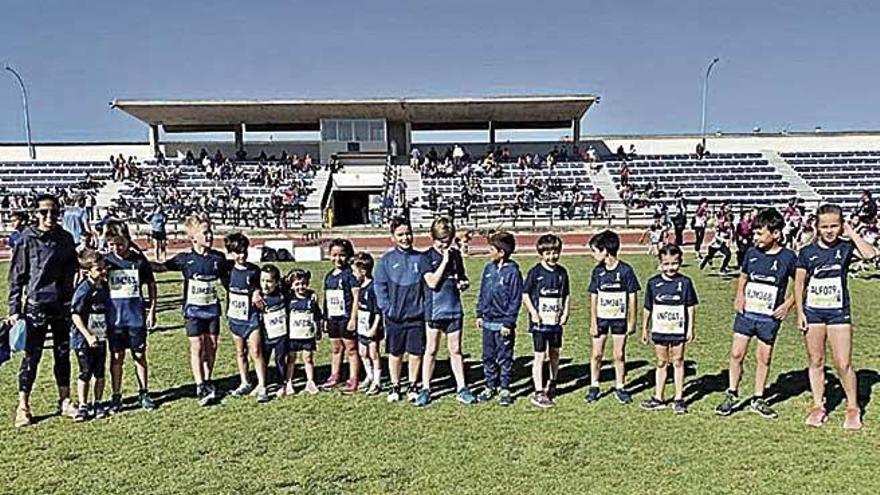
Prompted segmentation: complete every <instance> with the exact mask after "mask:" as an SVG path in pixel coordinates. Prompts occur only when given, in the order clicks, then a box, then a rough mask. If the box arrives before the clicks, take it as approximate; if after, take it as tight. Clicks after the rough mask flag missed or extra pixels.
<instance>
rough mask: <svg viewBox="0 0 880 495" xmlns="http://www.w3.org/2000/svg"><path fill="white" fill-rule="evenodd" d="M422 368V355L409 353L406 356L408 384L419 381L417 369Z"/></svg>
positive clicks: (412, 384)
mask: <svg viewBox="0 0 880 495" xmlns="http://www.w3.org/2000/svg"><path fill="white" fill-rule="evenodd" d="M421 368H422V356H419V355H417V354H409V356H408V357H407V374H406V376H407V378H409V385H410V386H411V387H412V386H415V385H416V384H417V383H418V382H419V371H421Z"/></svg>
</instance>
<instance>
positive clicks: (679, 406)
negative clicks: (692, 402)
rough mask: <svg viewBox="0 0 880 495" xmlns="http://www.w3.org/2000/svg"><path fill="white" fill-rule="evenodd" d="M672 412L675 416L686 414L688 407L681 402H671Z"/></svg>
mask: <svg viewBox="0 0 880 495" xmlns="http://www.w3.org/2000/svg"><path fill="white" fill-rule="evenodd" d="M672 412H674V413H675V414H687V412H688V406H687V403H686V402H685V401H683V400H680V399H679V400H677V401H673V403H672Z"/></svg>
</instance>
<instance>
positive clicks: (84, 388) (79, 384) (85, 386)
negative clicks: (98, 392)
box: [76, 380, 90, 405]
mask: <svg viewBox="0 0 880 495" xmlns="http://www.w3.org/2000/svg"><path fill="white" fill-rule="evenodd" d="M89 384H90V383H89V382H87V381H83V380H77V381H76V400H77V401H79V404H80V405H84V404H88V403H89Z"/></svg>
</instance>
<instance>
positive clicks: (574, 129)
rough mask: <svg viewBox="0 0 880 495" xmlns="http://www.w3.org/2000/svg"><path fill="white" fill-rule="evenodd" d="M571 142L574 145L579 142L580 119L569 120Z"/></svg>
mask: <svg viewBox="0 0 880 495" xmlns="http://www.w3.org/2000/svg"><path fill="white" fill-rule="evenodd" d="M571 140H572V142H574V143H579V142H581V119H571Z"/></svg>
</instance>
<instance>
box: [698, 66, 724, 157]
mask: <svg viewBox="0 0 880 495" xmlns="http://www.w3.org/2000/svg"><path fill="white" fill-rule="evenodd" d="M719 60H721V59H719V58H718V57H715V58H713V59H712V62H710V63H709V67H707V68H706V77H705V78H704V79H703V111H702V114H701V116H700V142H701V143H703V149H705V148H706V101H707V100H708V98H709V74H711V73H712V67H715V64H717V63H718V61H719Z"/></svg>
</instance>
